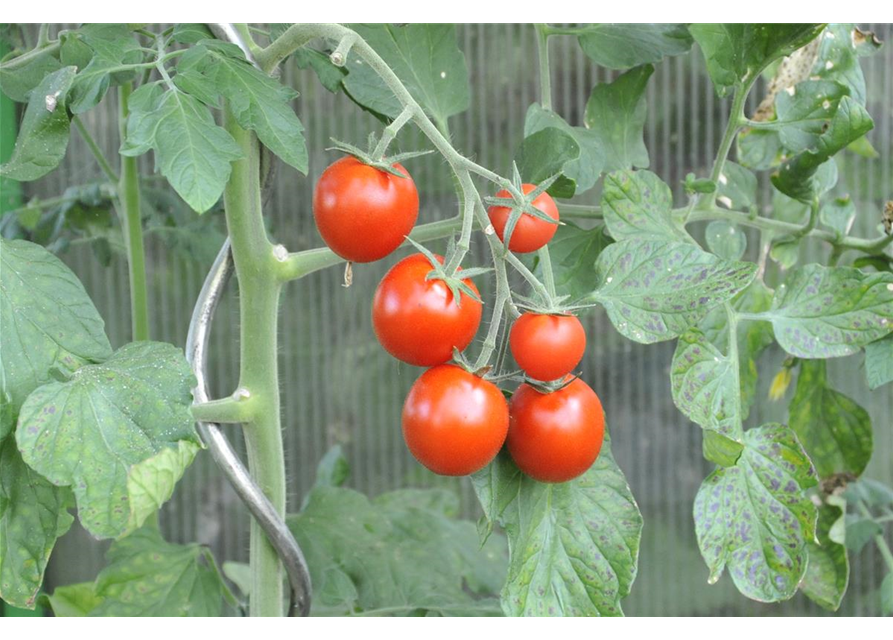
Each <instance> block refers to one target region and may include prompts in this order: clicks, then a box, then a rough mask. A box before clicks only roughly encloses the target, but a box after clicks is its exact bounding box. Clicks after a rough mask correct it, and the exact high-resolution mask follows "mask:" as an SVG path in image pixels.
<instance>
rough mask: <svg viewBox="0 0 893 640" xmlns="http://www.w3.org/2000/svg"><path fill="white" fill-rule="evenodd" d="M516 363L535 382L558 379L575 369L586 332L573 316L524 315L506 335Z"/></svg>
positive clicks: (581, 352)
mask: <svg viewBox="0 0 893 640" xmlns="http://www.w3.org/2000/svg"><path fill="white" fill-rule="evenodd" d="M509 345H510V346H511V349H512V355H513V356H514V357H515V362H517V363H518V366H519V367H521V368H522V369H523V370H524V372H525V373H526V374H527V375H529V376H530V377H531V378H533V379H535V380H544V381H549V380H558V379H559V378H563V377H564V376H566V375H567V374H569V373H570V372H571V371H573V369H574V367H576V366H577V365H578V364H579V363H580V360H581V359H582V358H583V352H584V351H586V331H584V330H583V325H582V324H581V323H580V321H579V320H578V319H577V318H576V317H575V316H557V315H545V314H539V313H525V314H524V315H522V316H521V317H520V318H518V319H517V320H515V323H514V324H513V325H512V330H511V332H510V333H509Z"/></svg>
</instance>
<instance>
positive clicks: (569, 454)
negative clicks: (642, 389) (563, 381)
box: [507, 378, 605, 482]
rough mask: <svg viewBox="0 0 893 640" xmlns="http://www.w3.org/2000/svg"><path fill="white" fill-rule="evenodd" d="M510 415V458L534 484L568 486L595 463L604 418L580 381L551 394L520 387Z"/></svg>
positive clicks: (594, 399) (603, 427) (516, 392)
mask: <svg viewBox="0 0 893 640" xmlns="http://www.w3.org/2000/svg"><path fill="white" fill-rule="evenodd" d="M509 414H510V416H511V424H510V426H509V435H508V439H507V443H508V448H509V453H511V454H512V458H513V459H514V461H515V464H517V465H518V467H519V468H520V469H521V471H523V472H524V473H526V474H527V475H529V476H530V477H531V478H533V479H534V480H539V481H540V482H567V481H568V480H572V479H574V478H576V477H577V476H579V475H582V474H583V473H585V472H586V470H587V469H589V467H591V466H592V463H593V462H595V459H596V458H598V453H599V451H601V448H602V441H603V440H604V437H605V415H604V412H603V411H602V405H601V402H599V399H598V396H597V395H595V392H594V391H593V390H592V389H590V388H589V385H587V384H586V383H585V382H583V381H582V380H580V379H579V378H577V379H576V380H574V381H573V382H571V383H570V384H569V385H568V386H566V387H564V388H563V389H560V390H558V391H553V392H552V393H540V392H539V391H537V390H536V389H534V388H533V387H531V386H530V385H528V384H522V385H521V386H520V387H518V390H517V391H515V395H513V396H512V401H511V405H510V407H509Z"/></svg>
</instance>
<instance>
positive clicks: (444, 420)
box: [403, 364, 509, 476]
mask: <svg viewBox="0 0 893 640" xmlns="http://www.w3.org/2000/svg"><path fill="white" fill-rule="evenodd" d="M508 428H509V411H508V406H507V405H506V402H505V397H504V396H503V395H502V392H501V391H500V390H499V388H498V387H497V386H496V385H495V384H493V383H492V382H488V381H487V380H484V379H482V378H478V377H477V376H476V375H474V374H472V373H468V372H467V371H465V370H464V369H462V368H460V367H457V366H455V365H451V364H442V365H438V366H436V367H433V368H431V369H428V370H427V371H426V372H425V373H423V374H422V375H421V376H420V377H419V379H418V380H416V381H415V384H413V385H412V388H411V389H410V390H409V395H408V396H406V403H405V404H404V405H403V438H404V439H405V440H406V446H407V447H409V450H410V451H411V452H412V455H414V456H415V458H416V460H418V461H419V462H421V463H422V464H423V465H425V466H426V467H428V468H429V469H431V471H433V472H434V473H439V474H440V475H444V476H464V475H468V474H469V473H474V472H475V471H478V470H480V469H482V468H484V467H485V466H486V465H487V464H488V463H489V462H490V461H491V460H492V459H493V458H494V457H495V456H496V454H497V453H499V450H500V449H501V448H502V444H503V443H504V442H505V436H506V433H507V432H508Z"/></svg>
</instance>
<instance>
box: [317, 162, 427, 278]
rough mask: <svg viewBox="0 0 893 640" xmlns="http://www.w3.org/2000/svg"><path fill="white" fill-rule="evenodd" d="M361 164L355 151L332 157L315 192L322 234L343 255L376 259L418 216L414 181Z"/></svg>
mask: <svg viewBox="0 0 893 640" xmlns="http://www.w3.org/2000/svg"><path fill="white" fill-rule="evenodd" d="M394 168H395V169H397V171H399V172H400V173H402V174H403V175H404V176H406V177H405V178H401V177H399V176H395V175H392V174H390V173H388V172H387V171H381V170H380V169H376V168H375V167H371V166H369V165H366V164H363V163H362V162H360V161H359V160H357V159H356V158H354V157H353V156H347V157H344V158H341V159H340V160H338V161H336V162H333V163H332V164H331V165H329V167H328V168H327V169H326V170H325V171H323V173H322V175H321V176H320V177H319V181H318V182H317V183H316V189H314V191H313V217H314V219H315V220H316V228H317V229H318V230H319V235H321V236H322V239H323V240H324V241H325V243H326V244H327V245H328V246H329V248H330V249H331V250H332V251H334V252H335V253H337V254H338V255H339V256H341V257H342V258H344V259H345V260H349V261H351V262H372V261H374V260H379V259H381V258H383V257H385V256H386V255H388V254H389V253H391V252H392V251H393V250H394V249H396V248H397V247H399V246H400V245H401V244H402V243H403V240H404V239H405V237H406V236H407V235H408V234H409V232H410V231H412V228H413V226H414V225H415V221H416V218H417V217H418V215H419V194H418V191H416V186H415V182H413V180H412V177H411V176H410V175H409V172H407V171H406V169H405V168H403V166H402V165H400V164H399V163H398V164H395V165H394Z"/></svg>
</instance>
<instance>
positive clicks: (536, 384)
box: [524, 374, 580, 394]
mask: <svg viewBox="0 0 893 640" xmlns="http://www.w3.org/2000/svg"><path fill="white" fill-rule="evenodd" d="M579 378H580V375H579V374H568V375H566V376H565V377H564V378H563V379H561V380H551V381H543V380H534V379H533V378H531V377H530V376H524V383H525V384H527V385H530V386H531V387H533V388H534V389H536V390H537V391H539V392H540V393H543V394H547V393H555V392H556V391H561V390H562V389H564V388H565V387H567V386H569V385H571V384H572V383H573V382H574V380H578V379H579Z"/></svg>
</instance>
